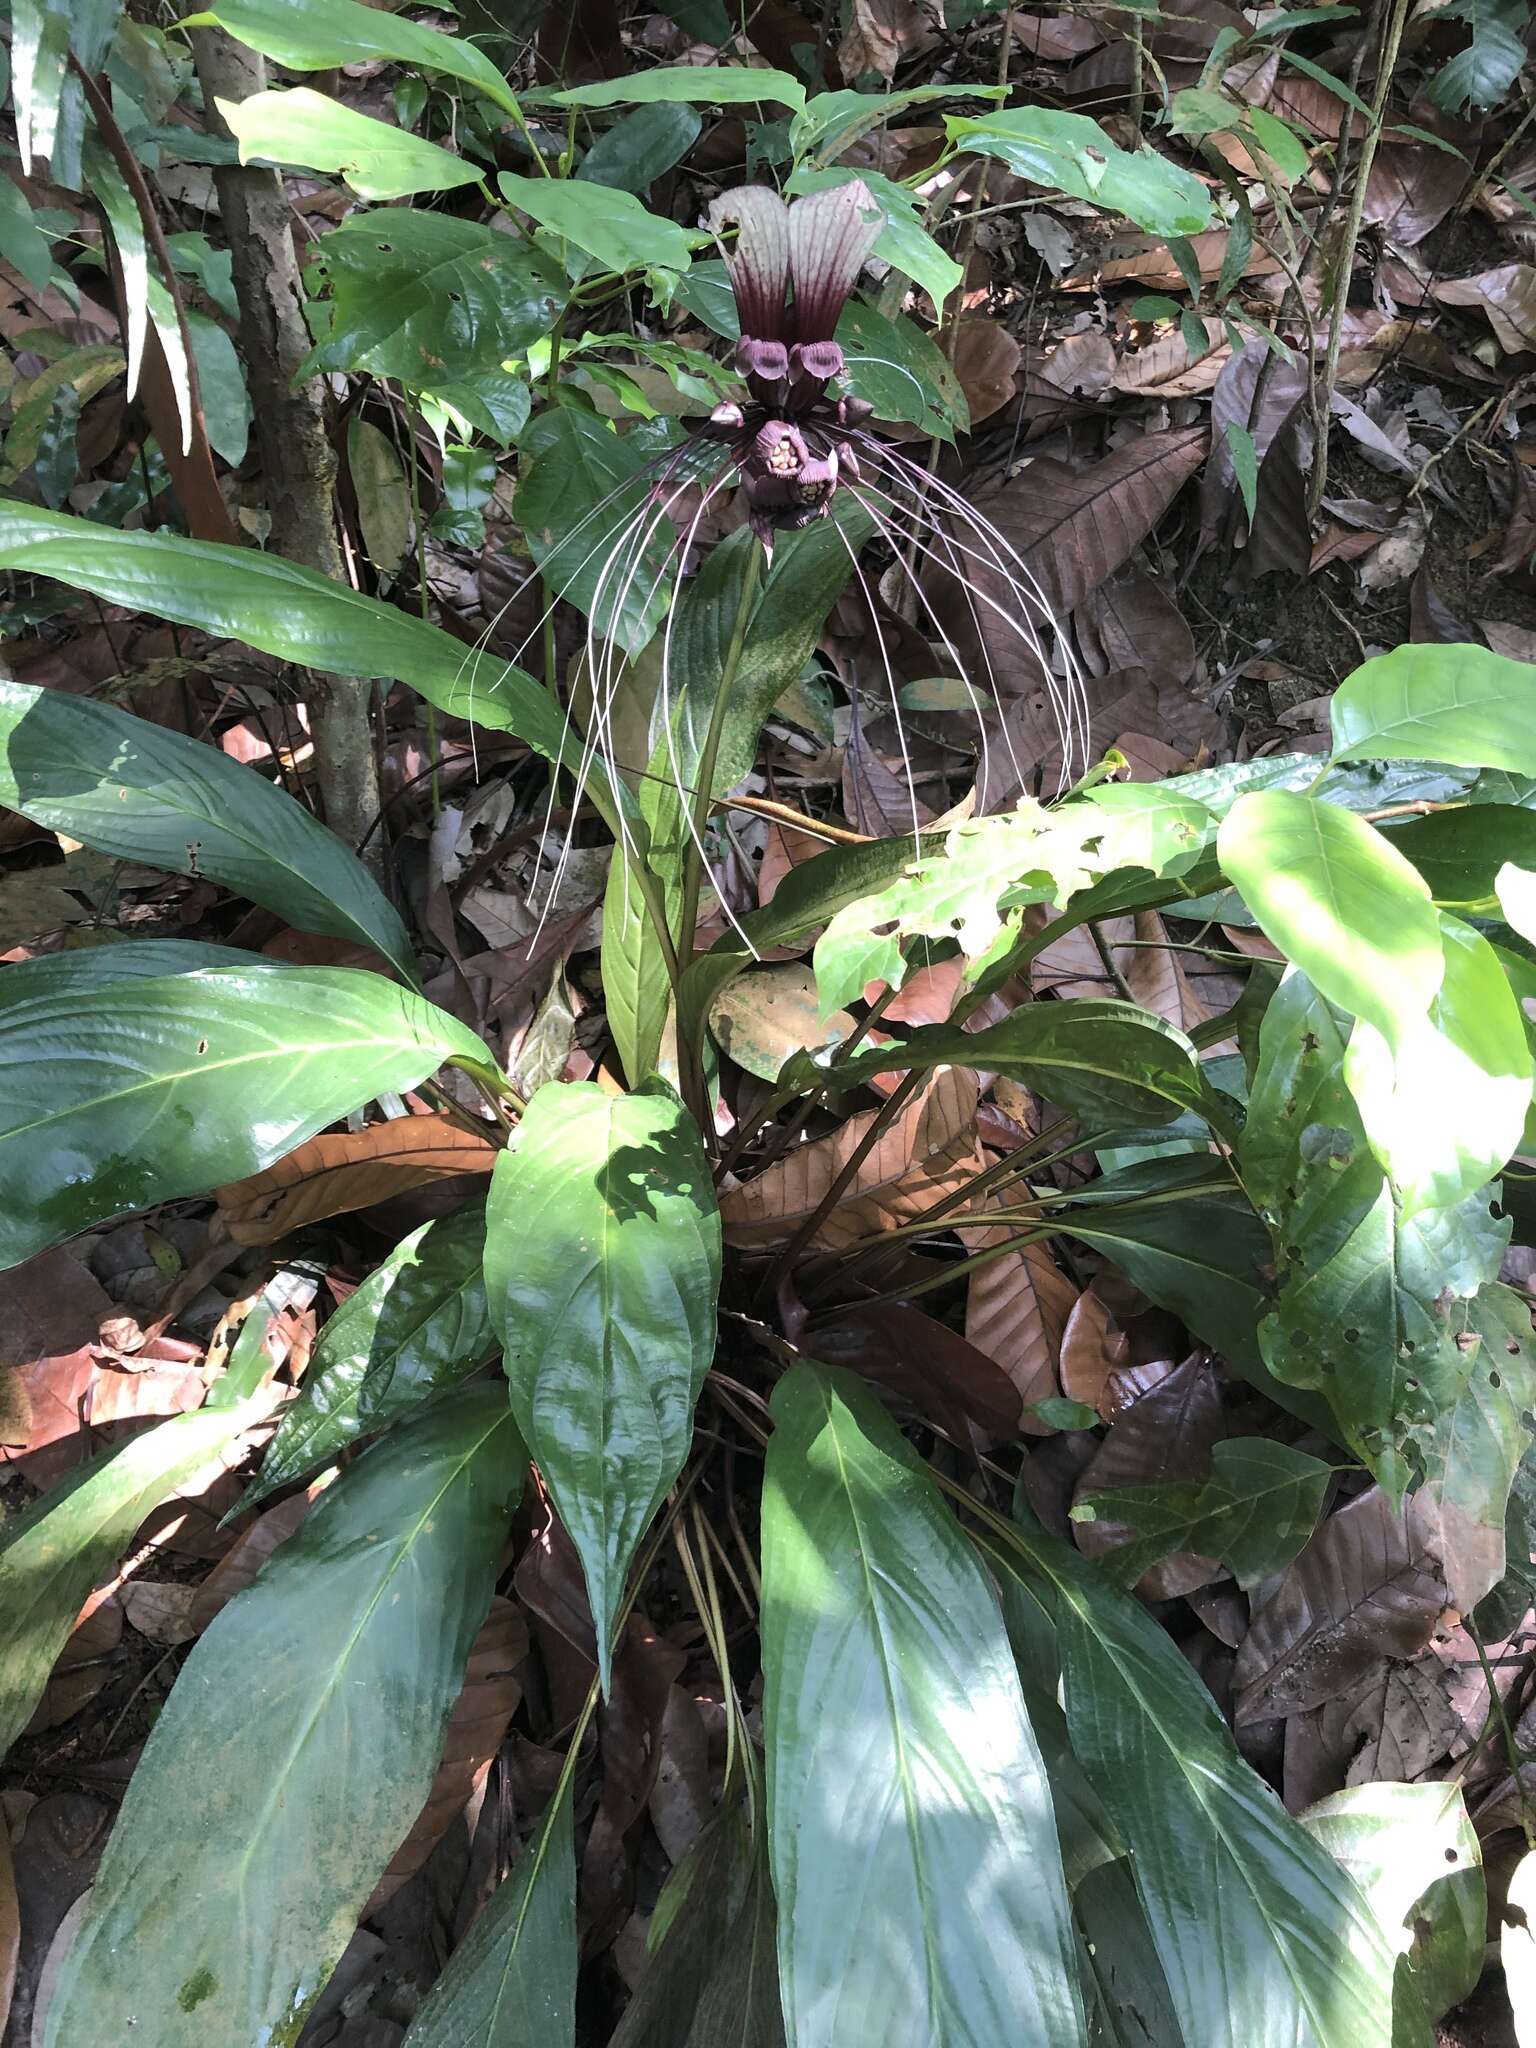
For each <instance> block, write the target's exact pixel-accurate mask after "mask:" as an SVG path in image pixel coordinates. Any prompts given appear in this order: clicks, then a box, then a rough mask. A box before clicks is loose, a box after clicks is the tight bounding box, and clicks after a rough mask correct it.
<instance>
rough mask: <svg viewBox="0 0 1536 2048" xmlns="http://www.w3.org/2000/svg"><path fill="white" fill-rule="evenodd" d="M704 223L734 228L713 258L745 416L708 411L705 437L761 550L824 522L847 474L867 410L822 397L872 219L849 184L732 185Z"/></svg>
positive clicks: (869, 205) (858, 403)
mask: <svg viewBox="0 0 1536 2048" xmlns="http://www.w3.org/2000/svg"><path fill="white" fill-rule="evenodd" d="M704 218H705V224H706V226H707V227H709V228H710V230H711V231H712V232H713V233H714V234H715V235H717V236H718V235H719V234H720V232H721V230H722V229H723V228H726V227H729V226H732V225H734V226H735V228H736V230H737V235H736V240H735V243H734V245H733V246H732V247H731V248H729V249H728V250H726V251H725V252H724V253H725V262H726V268H727V270H728V271H729V272H730V278H731V289H732V290H733V291H734V293H735V295H736V310H737V313H738V315H739V316H740V321H741V339H740V341H738V342H737V344H736V367H737V369H738V370H740V372H741V374H742V376H743V377H744V378H745V380H746V385H747V390H748V392H749V394H750V399H749V402H748V403H747V404H746V405H745V406H740V405H733V404H727V405H722V406H718V407H717V408H716V409H715V412H714V414H713V416H712V418H711V420H710V425H709V429H708V431H709V432H710V433H711V434H712V435H714V436H715V437H716V438H718V439H720V440H724V441H727V442H729V443H730V445H731V447H732V450H733V452H734V453H735V455H736V459H737V464H738V466H739V468H740V471H741V478H742V483H743V486H744V487H745V490H746V494H747V503H748V506H749V508H750V514H751V520H752V525H753V527H754V528H755V530H756V531H757V533H758V534H759V536H760V537H761V538H762V539H763V541H764V542H768V543H770V544H771V537H772V535H773V534H775V533H784V532H793V531H794V530H795V529H796V528H797V527H801V526H808V525H809V524H810V522H811V521H812V520H813V519H820V518H822V517H824V515H825V513H826V511H827V507H828V506H829V504H830V503H831V501H832V494H833V492H834V491H835V490H836V489H837V486H838V483H839V480H840V479H843V478H851V479H857V477H858V475H859V464H858V457H857V455H856V454H855V452H854V448H853V441H852V437H853V435H854V433H855V432H856V431H857V430H858V429H859V428H860V427H862V425H863V424H864V422H865V421H866V420H867V419H868V418H869V416H870V412H871V408H870V406H868V405H867V404H866V403H865V402H864V400H863V399H860V398H850V397H848V396H846V395H844V396H840V397H834V396H833V394H832V392H831V390H830V389H829V387H830V386H831V385H832V384H834V383H835V382H836V381H837V380H838V379H839V378H840V377H841V376H842V375H843V368H844V365H843V352H842V350H841V349H840V348H839V347H838V345H837V343H836V341H835V340H834V339H833V336H834V335H835V334H836V332H837V323H838V319H839V317H840V316H841V314H842V310H843V308H844V306H845V305H847V303H848V299H849V296H850V294H851V293H852V291H853V288H854V286H855V284H856V283H857V282H858V277H859V272H860V271H861V270H862V269H863V267H864V260H865V258H866V257H867V256H868V255H869V252H870V250H871V249H872V248H873V247H874V244H875V241H876V238H877V237H878V235H879V233H880V229H881V225H882V219H881V214H880V209H879V207H878V206H877V205H876V204H875V202H874V200H873V199H872V198H871V197H870V195H869V192H868V190H867V189H866V188H865V187H864V186H863V185H862V184H860V183H859V182H858V180H857V179H855V180H854V181H852V182H851V183H849V184H846V185H837V186H834V187H833V188H832V189H831V190H830V191H826V192H816V193H812V194H810V195H809V196H808V197H806V198H804V199H792V200H788V201H786V200H783V199H781V198H780V197H779V195H778V193H777V192H771V191H769V190H768V189H767V187H766V186H761V185H748V186H743V187H742V188H741V190H739V191H736V192H725V193H722V194H721V196H720V198H718V199H717V200H716V201H715V202H714V204H713V205H712V206H711V207H710V209H709V211H708V213H707V214H706V215H705V217H704Z"/></svg>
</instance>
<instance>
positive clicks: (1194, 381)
mask: <svg viewBox="0 0 1536 2048" xmlns="http://www.w3.org/2000/svg"><path fill="white" fill-rule="evenodd" d="M1202 324H1203V326H1204V328H1205V338H1206V344H1207V345H1206V347H1205V348H1204V349H1203V350H1202V351H1201V352H1200V354H1198V355H1196V353H1195V352H1194V350H1193V349H1191V347H1190V345H1189V342H1188V340H1187V339H1186V338H1185V334H1184V328H1183V325H1182V324H1180V325H1179V326H1177V327H1174V328H1171V329H1170V330H1169V332H1168V333H1166V334H1160V335H1158V336H1157V337H1156V338H1155V339H1154V340H1152V341H1149V342H1148V343H1147V345H1146V347H1145V348H1138V349H1128V350H1127V351H1126V353H1125V354H1124V355H1123V356H1121V358H1120V360H1119V361H1118V362H1117V363H1116V365H1115V377H1114V386H1115V389H1116V390H1117V391H1128V392H1130V393H1132V394H1133V395H1134V396H1136V397H1138V398H1191V397H1194V396H1195V395H1196V394H1197V393H1199V392H1202V391H1209V390H1210V389H1211V387H1212V385H1214V384H1215V383H1216V382H1217V380H1218V379H1219V377H1220V376H1221V373H1222V371H1223V370H1224V369H1225V368H1226V366H1227V364H1228V362H1229V361H1230V360H1231V356H1232V345H1231V343H1230V342H1229V341H1228V340H1227V339H1226V329H1225V328H1224V327H1223V326H1222V324H1221V322H1220V321H1219V320H1214V319H1206V320H1204V321H1203V322H1202Z"/></svg>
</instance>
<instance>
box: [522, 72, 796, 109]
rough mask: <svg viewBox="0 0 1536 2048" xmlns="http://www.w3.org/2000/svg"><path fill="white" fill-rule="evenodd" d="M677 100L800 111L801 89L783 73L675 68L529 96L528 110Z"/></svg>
mask: <svg viewBox="0 0 1536 2048" xmlns="http://www.w3.org/2000/svg"><path fill="white" fill-rule="evenodd" d="M677 100H682V101H685V102H687V103H689V104H690V105H694V106H700V107H732V106H741V105H751V104H752V103H753V102H754V101H759V102H760V101H765V100H776V101H777V102H778V103H779V104H780V105H781V106H785V107H803V106H804V105H805V87H804V86H803V85H802V84H801V83H800V81H799V79H798V78H791V77H790V75H789V73H788V72H787V71H768V70H763V71H758V70H755V69H749V68H748V66H746V65H745V64H696V65H695V64H673V65H663V66H661V67H659V68H658V69H657V70H655V71H642V72H641V73H639V74H638V76H635V77H631V78H604V79H600V80H599V81H598V82H597V83H596V84H595V85H573V86H571V87H569V88H568V89H567V90H566V91H564V92H550V93H538V94H531V95H530V96H529V104H530V105H538V106H552V107H648V106H655V105H656V104H657V102H658V101H677Z"/></svg>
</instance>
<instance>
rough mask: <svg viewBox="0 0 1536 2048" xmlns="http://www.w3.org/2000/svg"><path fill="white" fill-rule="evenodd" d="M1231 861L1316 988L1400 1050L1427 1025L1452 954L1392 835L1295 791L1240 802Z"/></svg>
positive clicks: (1232, 819)
mask: <svg viewBox="0 0 1536 2048" xmlns="http://www.w3.org/2000/svg"><path fill="white" fill-rule="evenodd" d="M1216 844H1217V852H1218V854H1219V857H1220V860H1221V865H1222V867H1223V868H1224V869H1225V871H1226V873H1227V875H1228V876H1229V877H1230V879H1231V880H1232V881H1233V882H1235V883H1236V885H1237V887H1238V888H1239V889H1240V890H1241V891H1242V893H1243V900H1244V902H1245V903H1246V904H1247V905H1248V908H1249V909H1250V910H1251V911H1252V912H1253V914H1254V916H1255V917H1256V918H1257V919H1258V921H1259V924H1260V926H1261V927H1262V928H1263V930H1264V932H1265V934H1266V935H1267V936H1268V937H1269V938H1270V939H1272V940H1273V941H1274V943H1275V944H1276V945H1277V946H1278V947H1279V948H1280V950H1281V952H1283V953H1284V954H1285V955H1286V956H1287V957H1288V958H1289V959H1291V960H1294V961H1295V963H1296V965H1297V966H1298V967H1300V968H1301V969H1302V970H1303V971H1304V972H1305V973H1306V975H1307V977H1308V978H1309V980H1310V981H1311V982H1312V983H1313V985H1314V987H1316V988H1317V989H1318V990H1320V991H1321V993H1322V994H1323V995H1325V996H1326V997H1327V998H1328V1000H1329V1001H1330V1002H1332V1003H1337V1004H1338V1005H1339V1007H1340V1008H1341V1009H1345V1010H1348V1011H1349V1012H1350V1014H1351V1015H1352V1016H1355V1017H1364V1018H1365V1019H1367V1021H1368V1022H1370V1023H1371V1024H1374V1025H1375V1027H1376V1029H1377V1030H1378V1031H1379V1032H1380V1033H1381V1034H1382V1036H1383V1037H1384V1038H1385V1039H1386V1040H1387V1042H1388V1043H1389V1044H1390V1045H1394V1046H1395V1045H1397V1044H1398V1043H1400V1042H1401V1041H1402V1040H1403V1039H1404V1038H1405V1037H1406V1036H1407V1035H1408V1034H1409V1033H1410V1032H1411V1030H1412V1029H1413V1027H1414V1026H1415V1025H1416V1024H1418V1023H1421V1022H1422V1021H1423V1019H1424V1017H1425V1014H1426V1012H1427V1011H1428V1009H1429V1005H1430V1002H1431V999H1432V998H1433V996H1434V994H1435V992H1436V990H1437V989H1438V988H1439V986H1440V979H1441V976H1442V974H1443V973H1444V958H1443V955H1442V950H1441V943H1440V927H1439V921H1438V919H1437V918H1436V915H1435V909H1434V905H1433V904H1432V903H1431V902H1430V900H1429V889H1428V887H1427V886H1426V884H1425V882H1424V879H1423V877H1422V876H1421V875H1420V874H1419V873H1418V871H1417V869H1415V868H1414V867H1412V866H1411V865H1410V863H1409V862H1408V861H1406V860H1405V859H1404V858H1403V856H1402V855H1401V854H1400V853H1398V852H1397V851H1396V850H1395V849H1394V848H1393V847H1392V846H1391V845H1390V844H1389V843H1388V842H1387V840H1385V839H1384V838H1383V837H1382V835H1381V834H1380V833H1379V832H1377V831H1375V830H1373V828H1372V827H1371V826H1369V825H1367V824H1366V823H1365V822H1364V820H1363V819H1360V818H1357V817H1355V816H1353V814H1352V813H1350V812H1349V811H1345V810H1341V809H1340V808H1339V806H1338V805H1336V804H1327V803H1320V802H1318V801H1317V800H1316V799H1314V798H1312V797H1305V796H1295V795H1292V794H1291V793H1290V792H1289V791H1285V790H1267V791H1265V792H1264V793H1263V794H1255V795H1251V796H1245V797H1240V798H1239V799H1238V801H1237V802H1236V803H1235V804H1234V805H1233V806H1232V809H1231V810H1230V811H1229V812H1228V813H1227V815H1226V817H1225V818H1224V819H1223V820H1222V825H1221V831H1220V833H1219V834H1218V836H1217V842H1216Z"/></svg>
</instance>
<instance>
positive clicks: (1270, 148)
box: [1248, 107, 1312, 187]
mask: <svg viewBox="0 0 1536 2048" xmlns="http://www.w3.org/2000/svg"><path fill="white" fill-rule="evenodd" d="M1248 121H1249V125H1250V127H1251V128H1252V130H1253V139H1254V141H1255V142H1256V143H1257V144H1258V145H1259V147H1260V149H1262V150H1263V152H1264V154H1265V155H1266V156H1267V157H1268V158H1269V160H1270V162H1271V163H1272V164H1273V165H1274V167H1275V170H1276V171H1277V172H1278V174H1279V180H1280V183H1281V184H1282V185H1284V186H1286V187H1289V186H1291V185H1294V184H1295V183H1296V181H1297V179H1298V178H1304V177H1305V176H1306V175H1307V171H1308V169H1309V168H1310V166H1311V162H1312V158H1311V153H1310V151H1309V150H1308V148H1307V145H1306V143H1305V142H1303V140H1302V139H1301V137H1300V136H1299V135H1298V134H1297V133H1296V131H1295V129H1294V128H1291V127H1288V126H1287V124H1286V123H1285V122H1284V121H1282V120H1281V119H1280V118H1279V116H1278V115H1275V114H1271V113H1269V112H1268V111H1267V110H1266V109H1265V108H1264V107H1250V108H1249V109H1248Z"/></svg>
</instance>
